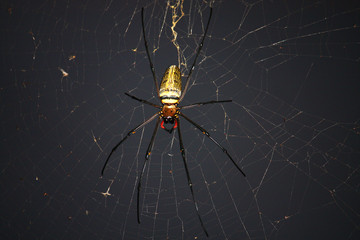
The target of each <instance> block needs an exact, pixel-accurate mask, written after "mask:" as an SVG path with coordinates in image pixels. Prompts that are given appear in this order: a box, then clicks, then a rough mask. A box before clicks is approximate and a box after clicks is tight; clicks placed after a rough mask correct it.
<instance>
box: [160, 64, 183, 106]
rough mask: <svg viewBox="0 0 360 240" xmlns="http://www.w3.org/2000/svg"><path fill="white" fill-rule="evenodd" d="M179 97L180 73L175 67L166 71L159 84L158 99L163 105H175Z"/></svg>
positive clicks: (172, 66)
mask: <svg viewBox="0 0 360 240" xmlns="http://www.w3.org/2000/svg"><path fill="white" fill-rule="evenodd" d="M180 96H181V73H180V69H179V68H178V67H177V66H176V65H171V66H170V67H168V69H166V71H165V73H164V76H163V78H162V80H161V83H160V99H161V102H162V103H163V104H175V103H178V102H179V98H180Z"/></svg>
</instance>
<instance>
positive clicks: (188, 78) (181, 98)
mask: <svg viewBox="0 0 360 240" xmlns="http://www.w3.org/2000/svg"><path fill="white" fill-rule="evenodd" d="M211 15H212V7H210V15H209V20H208V22H207V25H206V28H205V32H204V35H203V37H202V40H201V42H200V44H199V47H198V50H197V53H196V55H195V59H194V63H193V64H192V66H191V68H190V71H189V74H188V76H187V78H186V84H185V87H184V90H183V93H182V94H181V97H180V99H179V102H181V100H183V98H184V96H185V94H186V92H187V89H188V87H189V83H190V81H189V80H190V76H191V74H192V71H193V70H194V68H195V64H196V60H197V58H198V56H199V54H200V52H201V49H202V47H203V45H204V40H205V37H206V33H207V31H208V29H209V24H210V20H211Z"/></svg>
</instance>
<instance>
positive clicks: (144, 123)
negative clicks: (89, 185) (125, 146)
mask: <svg viewBox="0 0 360 240" xmlns="http://www.w3.org/2000/svg"><path fill="white" fill-rule="evenodd" d="M158 115H159V113H156V114H154V115H153V116H152V117H150V118H149V119H147V120H145V122H143V123H141V124H140V125H138V126H137V127H135V128H134V129H132V130H130V131H129V132H128V133H127V134H126V136H125V137H124V138H123V139H121V141H120V142H118V144H116V145H115V147H113V149H112V150H111V152H110V154H109V156H108V157H107V159H106V161H105V163H104V166H103V168H102V170H101V176H103V175H104V171H105V168H106V165H107V163H108V161H109V159H110V157H111V155H112V154H113V153H114V152H115V151H116V149H117V148H118V147H119V146H120V145H121V144H122V143H123V142H124V141H125V140H126V139H127V138H128V137H129V136H131V135H132V134H134V133H135V132H136V131H137V130H139V129H140V128H142V127H144V126H145V125H146V124H148V123H149V122H151V121H152V120H154V119H155V118H156V117H157V116H158Z"/></svg>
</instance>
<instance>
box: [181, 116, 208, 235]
mask: <svg viewBox="0 0 360 240" xmlns="http://www.w3.org/2000/svg"><path fill="white" fill-rule="evenodd" d="M177 128H178V133H179V142H180V152H181V156H182V159H183V162H184V167H185V171H186V177H187V180H188V184H189V187H190V191H191V196H192V199H193V202H194V205H195V210H196V214H197V216H198V218H199V221H200V224H201V227H202V229H203V230H204V232H205V234H206V236H207V237H209V234H208V232H207V231H206V229H205V226H204V223H203V221H202V219H201V216H200V214H199V208H198V205H197V202H196V200H195V196H194V190H193V187H192V182H191V178H190V173H189V169H188V166H187V163H186V157H185V148H184V144H183V140H182V137H181V131H180V119H179V118H178V119H177Z"/></svg>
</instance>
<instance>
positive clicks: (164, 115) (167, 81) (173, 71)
mask: <svg viewBox="0 0 360 240" xmlns="http://www.w3.org/2000/svg"><path fill="white" fill-rule="evenodd" d="M211 15H212V8H210V16H209V20H208V22H207V25H206V28H205V32H204V35H203V37H202V40H201V42H200V44H199V47H198V50H197V52H196V55H195V59H194V62H193V65H192V66H191V68H190V71H189V73H188V76H187V78H186V81H185V87H184V89H183V90H182V86H181V85H182V84H181V73H180V69H179V68H178V67H177V66H175V65H171V66H170V67H168V68H167V69H166V71H165V73H164V76H163V78H162V80H161V83H160V87H159V84H158V81H157V79H156V74H155V68H154V66H153V63H152V61H151V57H150V53H149V48H148V44H147V41H146V36H145V27H144V9H142V10H141V20H142V21H141V23H142V29H143V36H144V43H145V49H146V54H147V56H148V59H149V63H150V69H151V72H152V75H153V79H154V84H155V87H156V92H157V96H158V97H159V100H160V102H161V105H157V104H154V103H152V102H149V101H147V100H144V99H140V98H137V97H135V96H133V95H130V94H129V93H125V94H126V95H127V96H129V97H131V98H132V99H135V100H137V101H139V102H142V103H145V104H148V105H150V106H153V107H155V108H158V109H160V111H159V112H157V113H155V114H154V115H153V116H151V117H150V118H148V119H147V120H146V121H144V122H143V123H141V124H140V125H138V126H137V127H135V128H134V129H132V130H130V131H129V132H128V133H127V134H126V136H125V137H124V138H123V139H121V141H120V142H118V143H117V144H116V145H115V146H114V147H113V149H112V150H111V152H110V154H109V156H108V157H107V159H106V161H105V164H104V166H103V168H102V171H101V175H103V174H104V170H105V168H106V165H107V163H108V161H109V159H110V157H111V155H112V154H113V153H114V151H115V150H116V149H117V148H118V147H119V146H120V145H121V144H122V143H123V142H124V141H125V140H126V139H127V138H128V137H129V136H131V135H132V134H134V133H135V132H136V131H137V130H139V129H141V128H143V127H144V126H145V125H146V124H148V123H150V122H152V121H153V120H155V119H157V122H156V125H155V129H154V132H153V134H152V137H151V140H150V143H149V146H148V149H147V151H146V154H145V161H144V164H143V166H142V169H141V171H140V173H139V179H138V186H137V220H138V222H139V223H140V213H139V212H140V210H139V209H140V190H141V180H142V176H143V174H144V171H145V168H146V163H147V162H148V159H149V157H150V154H151V150H152V147H153V145H154V139H155V136H156V133H157V130H158V128H159V125H160V127H161V128H163V129H164V130H166V131H168V132H169V133H171V132H172V131H173V130H174V129H176V128H177V131H178V134H179V143H180V152H181V157H182V160H183V163H184V168H185V172H186V177H187V180H188V185H189V188H190V192H191V195H192V199H193V202H194V205H195V210H196V214H197V216H198V218H199V221H200V224H201V227H202V229H203V230H204V232H205V234H206V236H209V235H208V233H207V231H206V229H205V226H204V224H203V221H202V219H201V216H200V214H199V208H198V205H197V202H196V200H195V195H194V191H193V184H192V182H191V178H190V173H189V169H188V166H187V163H186V155H185V148H184V144H183V140H182V137H181V131H180V118H179V117H180V116H181V117H183V118H185V120H187V121H188V122H189V123H190V124H192V125H193V126H195V127H196V128H197V129H199V130H200V131H201V132H202V133H203V134H204V135H205V136H206V137H208V138H209V139H210V140H211V141H212V142H213V143H215V144H216V145H217V146H218V147H219V148H220V149H221V150H222V151H223V152H224V153H225V154H226V155H227V156H228V158H229V159H230V160H231V161H232V163H233V164H234V165H235V167H236V168H237V169H238V170H239V171H240V172H241V173H242V174H243V175H244V176H245V173H244V172H243V171H242V170H241V168H240V167H239V166H238V165H237V164H236V162H235V161H234V160H233V158H232V157H231V156H230V154H229V153H228V151H227V150H226V149H225V148H224V147H223V146H221V145H220V144H219V143H218V142H217V141H216V140H215V139H213V138H212V137H211V136H210V134H209V133H208V132H207V131H206V130H205V129H204V128H202V127H201V126H200V125H199V124H197V123H195V122H194V121H193V120H191V119H190V118H188V117H187V116H186V115H184V114H183V113H182V112H181V110H182V109H187V108H192V107H196V106H201V105H205V104H213V103H224V102H231V100H222V101H216V100H213V101H208V102H199V103H194V104H190V105H186V106H182V107H180V106H179V104H180V102H181V100H182V99H183V98H184V96H185V93H186V92H187V89H188V86H189V80H190V76H191V73H192V71H193V69H194V67H195V64H196V59H197V58H198V56H199V54H200V52H201V48H202V46H203V43H204V39H205V37H206V33H207V30H208V27H209V23H210V19H211ZM160 121H161V124H160ZM164 123H165V124H173V125H172V127H171V128H170V129H168V128H166V127H164Z"/></svg>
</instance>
